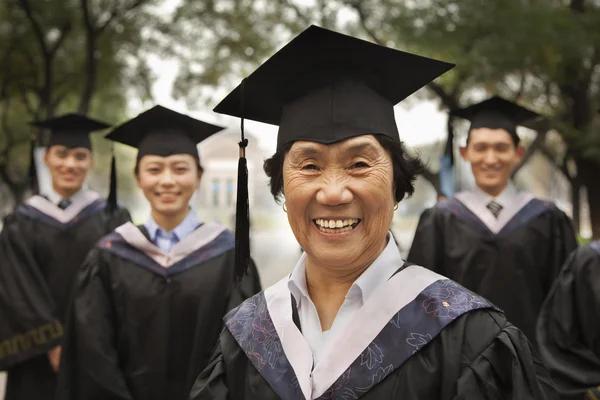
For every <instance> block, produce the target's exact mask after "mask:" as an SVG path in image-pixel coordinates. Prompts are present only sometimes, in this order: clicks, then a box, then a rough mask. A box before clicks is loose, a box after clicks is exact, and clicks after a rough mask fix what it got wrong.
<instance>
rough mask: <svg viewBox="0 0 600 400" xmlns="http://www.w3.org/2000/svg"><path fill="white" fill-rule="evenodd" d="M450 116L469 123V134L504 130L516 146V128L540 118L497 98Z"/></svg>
mask: <svg viewBox="0 0 600 400" xmlns="http://www.w3.org/2000/svg"><path fill="white" fill-rule="evenodd" d="M452 114H453V115H454V116H456V117H459V118H465V119H468V120H469V121H471V126H470V127H469V133H470V132H471V131H472V130H473V129H478V128H489V129H504V130H505V131H507V132H508V133H509V134H510V135H511V137H512V138H513V140H514V142H515V144H516V145H519V142H520V139H519V135H517V126H519V125H524V124H525V123H526V122H529V121H532V120H534V119H537V118H539V117H541V116H540V115H539V114H537V113H535V112H533V111H531V110H528V109H527V108H524V107H521V106H519V105H518V104H516V103H513V102H512V101H508V100H506V99H503V98H502V97H499V96H494V97H492V98H489V99H487V100H484V101H482V102H480V103H476V104H473V105H471V106H469V107H465V108H462V109H460V110H455V111H453V112H452Z"/></svg>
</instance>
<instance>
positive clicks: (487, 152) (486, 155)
mask: <svg viewBox="0 0 600 400" xmlns="http://www.w3.org/2000/svg"><path fill="white" fill-rule="evenodd" d="M460 150H461V154H462V156H463V158H464V159H465V161H467V162H469V163H470V164H471V170H472V171H473V176H474V177H475V183H476V184H477V186H478V187H479V188H480V189H481V190H483V191H485V192H487V193H489V194H490V195H492V196H497V195H498V194H500V193H501V192H502V190H504V188H505V187H506V185H507V184H508V181H509V180H510V175H511V172H512V169H513V167H514V166H515V165H516V164H517V163H518V162H519V161H520V160H521V157H522V156H523V148H522V147H515V142H514V141H513V139H512V137H511V136H510V134H509V133H508V132H506V131H505V130H504V129H488V128H479V129H473V130H472V131H471V133H470V135H469V143H468V144H467V147H462V148H461V149H460Z"/></svg>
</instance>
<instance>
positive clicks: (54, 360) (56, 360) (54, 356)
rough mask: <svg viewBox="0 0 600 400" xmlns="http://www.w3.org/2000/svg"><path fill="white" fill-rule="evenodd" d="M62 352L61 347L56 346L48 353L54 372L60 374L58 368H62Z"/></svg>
mask: <svg viewBox="0 0 600 400" xmlns="http://www.w3.org/2000/svg"><path fill="white" fill-rule="evenodd" d="M61 351H62V347H61V346H56V347H55V348H53V349H52V350H50V351H49V352H48V361H50V366H51V367H52V370H53V371H54V372H58V368H59V367H60V353H61Z"/></svg>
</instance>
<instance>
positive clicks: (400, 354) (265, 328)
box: [225, 279, 497, 400]
mask: <svg viewBox="0 0 600 400" xmlns="http://www.w3.org/2000/svg"><path fill="white" fill-rule="evenodd" d="M485 308H490V309H496V310H497V308H496V307H495V306H494V305H493V304H491V303H490V302H489V301H487V300H485V299H483V298H482V297H479V296H478V295H476V294H474V293H473V292H471V291H469V290H467V289H465V288H464V287H462V286H460V285H459V284H457V283H455V282H453V281H451V280H449V279H442V280H438V281H436V282H434V283H432V284H431V285H429V286H428V287H427V288H425V289H424V290H423V291H422V292H421V293H420V294H419V295H418V296H417V297H416V298H415V299H414V300H413V301H412V302H410V303H409V304H407V305H406V306H405V307H403V308H402V309H401V310H400V311H399V312H398V313H397V314H396V315H395V316H394V317H393V318H392V319H391V320H390V321H389V323H388V324H386V325H385V326H384V327H383V328H382V330H381V331H380V332H379V334H378V335H377V337H376V338H375V339H374V340H373V342H371V344H370V345H369V346H368V347H367V348H366V349H364V351H363V352H362V354H361V355H360V356H359V357H358V358H357V359H356V360H355V361H354V362H353V363H352V364H351V365H350V366H349V367H348V369H347V370H346V371H345V372H344V373H343V374H342V376H340V377H339V378H338V380H337V381H336V383H335V384H334V385H333V386H331V387H330V388H329V389H328V390H327V391H326V392H325V393H324V394H323V395H322V396H321V397H319V399H340V400H341V399H344V400H349V399H358V398H360V397H361V396H362V395H364V394H365V393H367V392H368V391H369V390H371V389H372V388H373V387H374V386H375V385H377V384H378V383H379V382H381V381H382V380H384V379H385V378H386V377H387V376H388V375H390V374H391V373H392V372H394V371H395V370H396V369H398V368H399V367H401V366H402V365H403V364H404V362H406V361H407V360H408V359H409V358H410V357H411V356H412V355H413V354H415V353H416V352H417V351H419V350H421V349H422V348H424V347H425V346H426V345H427V344H428V343H429V342H430V341H431V340H433V339H434V338H435V337H436V336H437V335H438V334H439V333H440V332H441V331H442V330H443V329H444V328H445V327H446V325H448V324H449V323H450V322H452V321H453V320H454V319H456V318H458V317H459V316H461V315H462V314H464V313H467V312H469V311H473V310H477V309H485ZM225 325H226V326H227V329H229V331H230V332H231V334H232V335H233V337H234V338H235V340H236V341H237V342H238V344H239V345H240V347H241V348H242V350H243V351H244V353H245V354H246V356H247V357H248V359H249V360H250V362H251V363H252V364H253V365H254V367H255V368H256V369H257V370H258V371H259V372H260V374H261V375H262V377H263V378H264V379H265V380H266V381H267V382H268V383H269V385H270V386H271V387H272V388H273V390H274V391H275V393H276V394H277V395H278V396H279V397H280V398H282V399H286V400H301V399H304V395H303V393H302V391H301V389H300V386H299V384H298V379H297V377H296V375H295V373H294V370H293V368H292V366H291V364H290V362H289V360H288V359H287V357H286V355H285V353H284V352H283V350H282V345H281V340H280V339H279V337H278V335H277V331H276V329H275V327H274V325H273V321H272V320H271V316H270V314H269V310H268V309H267V302H266V299H265V296H264V294H263V293H260V294H258V295H256V296H254V297H252V298H250V299H248V300H247V301H245V302H244V303H242V305H240V306H239V307H238V308H236V309H234V310H232V311H231V312H229V314H227V316H226V317H225Z"/></svg>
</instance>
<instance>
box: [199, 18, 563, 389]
mask: <svg viewBox="0 0 600 400" xmlns="http://www.w3.org/2000/svg"><path fill="white" fill-rule="evenodd" d="M451 67H452V65H451V64H447V63H444V62H441V61H437V60H432V59H427V58H423V57H419V56H416V55H414V54H409V53H405V52H401V51H397V50H394V49H390V48H386V47H382V46H378V45H375V44H372V43H369V42H365V41H362V40H358V39H355V38H352V37H349V36H345V35H341V34H339V33H336V32H332V31H328V30H325V29H322V28H319V27H316V26H312V27H310V28H308V29H307V30H305V31H304V32H302V33H301V34H300V35H299V36H297V37H296V38H294V39H293V40H292V41H291V42H290V43H289V44H287V45H286V46H285V47H283V49H281V50H280V51H279V52H277V53H276V54H275V55H274V56H273V57H272V58H270V59H269V60H267V61H266V62H265V63H264V64H263V65H262V66H260V67H259V68H258V69H257V70H256V71H255V72H254V73H253V74H252V75H250V76H249V77H248V78H246V79H245V80H244V81H243V82H242V84H241V85H240V86H239V87H238V88H237V89H236V90H234V91H233V92H232V93H231V94H230V95H228V96H227V97H226V98H225V99H224V100H223V101H222V102H221V103H220V104H219V105H218V106H217V107H216V108H215V111H217V112H221V113H225V114H229V115H233V116H238V117H242V118H248V119H253V120H258V121H261V122H268V123H273V124H278V125H279V133H278V138H277V152H276V153H275V155H274V156H273V157H271V158H270V159H269V160H267V161H266V162H265V172H267V175H268V176H269V177H270V179H271V181H270V182H271V192H272V194H273V195H274V196H275V197H276V198H280V197H279V196H281V195H284V196H285V203H284V210H285V211H286V212H287V216H288V221H289V222H290V226H291V228H292V231H293V232H294V235H295V237H296V239H297V240H298V241H299V243H300V245H301V246H302V248H303V249H304V254H303V255H302V256H301V258H300V260H299V261H298V263H297V264H296V267H295V268H294V270H293V272H292V273H291V274H290V275H289V276H286V277H285V278H284V279H282V280H281V281H280V282H279V283H277V284H275V285H274V286H272V287H270V288H268V289H266V290H265V291H264V292H262V293H260V294H259V295H257V296H254V297H252V298H251V299H249V300H247V301H246V302H244V303H243V304H242V305H241V306H240V307H238V308H237V309H235V310H233V311H231V312H230V313H229V314H228V315H227V316H226V317H225V325H226V329H224V331H223V333H222V334H221V336H220V340H219V343H218V345H217V347H216V349H215V351H214V352H213V356H212V361H211V363H210V365H209V366H208V367H207V368H206V369H205V370H204V371H203V372H202V374H201V375H200V376H199V377H198V379H197V380H196V383H195V385H194V388H193V390H192V392H191V395H190V399H193V400H209V399H210V400H258V399H260V400H272V399H273V400H274V399H278V398H279V399H284V400H312V399H317V398H318V399H358V398H361V399H377V400H379V399H390V400H392V399H398V400H400V399H402V400H404V399H411V400H413V399H414V400H416V399H419V400H432V399H434V400H446V399H448V400H450V399H472V400H475V399H477V400H482V399H503V400H506V399H520V400H525V399H552V398H554V394H555V393H554V391H553V389H552V387H551V386H550V380H549V376H548V373H547V371H546V370H545V368H544V366H543V365H542V363H541V361H540V359H539V357H538V356H537V355H536V354H535V353H533V352H532V349H531V345H530V344H529V343H528V341H527V339H526V338H525V336H524V335H523V334H522V333H521V332H520V331H519V330H518V329H517V328H516V327H514V326H513V325H511V324H510V323H509V322H507V321H506V319H505V317H504V316H503V314H502V313H501V312H500V311H498V310H497V309H496V308H495V307H494V306H492V305H491V303H489V302H488V301H487V300H485V299H483V298H482V297H479V296H478V295H475V294H474V293H472V292H470V291H468V290H467V289H465V288H463V287H461V286H460V285H458V284H456V283H455V282H452V281H450V280H449V279H447V278H445V277H443V276H441V275H438V274H436V273H434V272H432V271H430V270H428V269H426V268H423V267H419V266H415V265H409V264H407V263H404V261H403V260H402V259H401V256H400V251H399V250H398V247H397V245H396V243H395V241H394V240H393V236H392V235H391V233H390V231H389V229H390V226H391V222H392V217H393V213H394V209H395V205H396V204H397V202H399V201H401V200H402V198H403V197H404V196H405V195H406V194H410V193H412V191H413V190H414V187H413V185H412V183H413V181H414V179H415V176H416V173H417V171H418V170H419V166H420V163H419V162H418V160H413V159H410V158H409V157H407V155H406V152H405V150H404V148H403V146H402V143H401V141H400V135H399V132H398V129H397V127H396V122H395V119H394V110H393V107H394V105H395V104H396V103H398V102H399V101H401V100H402V99H404V98H405V97H406V96H408V95H410V94H412V93H413V92H415V91H416V90H418V89H419V88H421V87H422V86H424V85H426V84H427V83H428V82H430V81H431V80H433V79H435V78H436V77H437V76H439V75H441V74H442V73H444V72H445V71H447V70H449V69H450V68H451ZM406 75H409V76H406Z"/></svg>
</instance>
